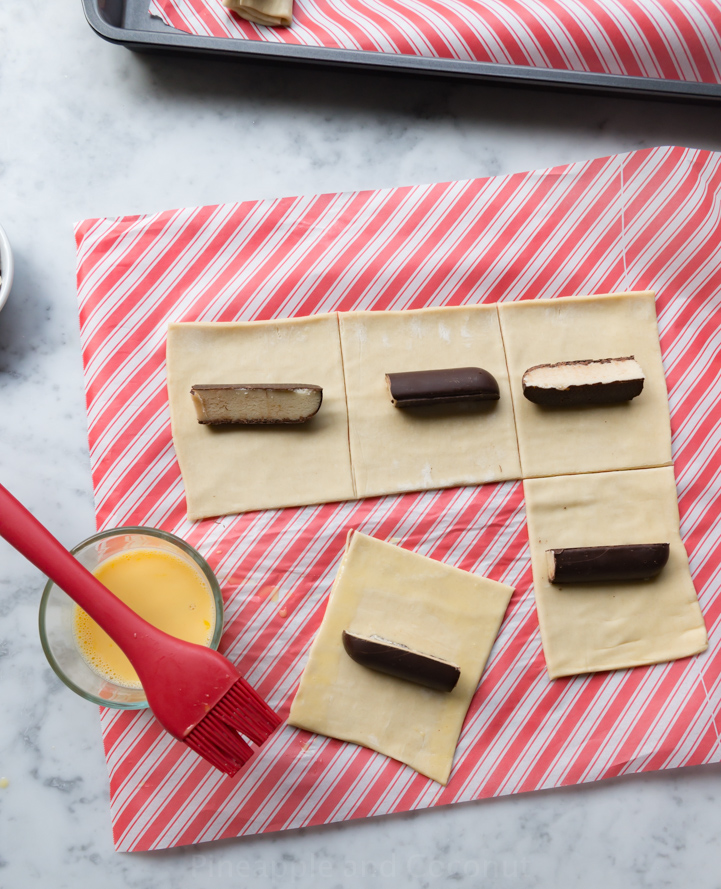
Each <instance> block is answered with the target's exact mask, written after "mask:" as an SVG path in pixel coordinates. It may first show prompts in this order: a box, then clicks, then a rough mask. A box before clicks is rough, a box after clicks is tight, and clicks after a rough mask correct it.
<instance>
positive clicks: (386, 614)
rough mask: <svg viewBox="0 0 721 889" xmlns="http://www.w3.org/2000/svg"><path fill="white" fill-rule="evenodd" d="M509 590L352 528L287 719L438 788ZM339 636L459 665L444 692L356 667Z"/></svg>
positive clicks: (448, 767) (444, 778)
mask: <svg viewBox="0 0 721 889" xmlns="http://www.w3.org/2000/svg"><path fill="white" fill-rule="evenodd" d="M512 593H513V589H512V588H511V587H509V586H505V585H504V584H502V583H496V582H495V581H493V580H487V579H486V578H483V577H477V576H476V575H474V574H469V573H468V572H467V571H461V570H460V569H458V568H453V567H451V566H449V565H444V564H443V563H442V562H437V561H435V560H434V559H429V558H426V557H425V556H420V555H417V554H416V553H412V552H410V551H408V550H405V549H401V548H400V547H397V546H393V545H392V544H389V543H384V542H383V541H382V540H376V539H375V538H373V537H367V536H366V535H364V534H360V533H357V532H356V533H354V532H351V534H349V537H348V542H347V543H346V552H345V555H344V557H343V560H342V562H341V565H340V568H339V570H338V574H337V576H336V579H335V583H334V585H333V589H332V591H331V596H330V600H329V602H328V607H327V610H326V613H325V617H324V618H323V623H322V625H321V627H320V630H319V631H318V634H317V636H316V638H315V641H314V642H313V646H312V648H311V650H310V657H309V659H308V664H307V666H306V668H305V671H304V672H303V676H302V678H301V682H300V688H299V689H298V693H297V694H296V696H295V699H294V701H293V705H292V707H291V711H290V717H289V720H288V721H289V722H290V724H291V725H295V726H297V727H298V728H302V729H307V730H308V731H311V732H317V733H318V734H321V735H328V736H330V737H332V738H339V739H340V740H343V741H350V742H352V743H354V744H362V745H363V746H364V747H370V748H371V749H372V750H376V751H378V752H379V753H383V754H385V755H386V756H390V757H393V758H394V759H398V760H400V761H401V762H404V763H406V764H407V765H409V766H410V767H411V768H413V769H415V770H416V771H417V772H420V773H421V774H423V775H426V776H427V777H429V778H432V779H433V780H434V781H439V782H440V783H441V784H445V783H446V782H447V781H448V776H449V774H450V771H451V766H452V764H453V755H454V753H455V749H456V744H457V743H458V736H459V735H460V732H461V727H462V725H463V720H464V718H465V716H466V712H467V710H468V707H469V705H470V703H471V698H472V697H473V695H474V693H475V691H476V687H477V686H478V682H479V680H480V678H481V674H482V673H483V669H484V667H485V665H486V661H487V660H488V656H489V654H490V652H491V648H492V647H493V643H494V641H495V638H496V635H497V633H498V629H499V627H500V625H501V621H502V620H503V615H504V614H505V611H506V608H507V606H508V602H509V601H510V598H511V595H512ZM343 630H349V631H351V632H356V633H361V634H376V635H379V636H382V637H383V638H386V639H391V640H393V641H394V642H400V643H402V644H404V645H407V646H409V647H411V648H414V649H416V650H418V651H421V652H423V653H427V654H432V655H435V656H437V657H440V658H443V659H445V660H448V661H451V662H452V663H454V664H456V666H458V667H459V668H460V671H461V675H460V679H459V680H458V684H457V685H456V687H455V688H454V690H453V691H452V692H450V693H444V692H437V691H431V690H430V689H427V688H423V687H421V686H420V685H415V684H414V683H412V682H406V681H404V680H402V679H395V678H393V677H391V676H386V675H384V674H382V673H377V672H375V671H374V670H369V669H368V668H366V667H362V666H360V665H359V664H357V663H356V662H355V661H353V660H351V659H350V657H349V656H348V655H347V654H346V652H345V649H344V648H343V642H342V633H343Z"/></svg>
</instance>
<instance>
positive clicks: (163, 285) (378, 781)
mask: <svg viewBox="0 0 721 889" xmlns="http://www.w3.org/2000/svg"><path fill="white" fill-rule="evenodd" d="M719 243H721V155H719V154H713V153H709V152H703V151H692V150H688V149H682V148H658V149H653V150H648V151H639V152H633V153H631V154H627V155H622V156H615V157H610V158H601V159H598V160H592V161H589V162H587V163H579V164H573V165H570V166H565V167H558V168H555V169H551V170H547V171H539V172H531V173H518V174H514V175H510V176H503V177H498V178H494V179H475V180H470V181H467V182H450V183H443V184H435V185H425V186H415V187H405V188H394V189H388V190H382V191H368V192H357V193H351V194H330V195H320V196H313V197H297V198H285V199H281V200H267V201H250V202H246V203H241V204H228V205H222V206H217V207H200V208H195V209H184V210H174V211H168V212H163V213H157V214H155V215H152V216H142V217H139V216H130V217H123V218H120V219H93V220H86V221H85V222H83V223H81V224H79V225H78V227H77V245H78V289H79V299H80V321H81V328H82V343H83V359H84V364H85V374H86V385H87V399H88V416H89V428H90V433H89V434H90V451H91V459H92V469H93V484H94V489H95V496H96V505H97V517H98V525H99V527H101V528H105V527H111V526H116V525H123V524H141V525H142V524H147V525H153V526H156V527H161V528H164V529H166V530H169V531H172V532H174V533H176V534H179V535H180V536H181V537H184V538H186V539H187V540H188V541H189V542H190V543H192V544H193V545H194V546H196V547H197V548H198V549H199V550H200V551H201V552H202V553H203V555H204V556H205V557H206V558H207V559H208V561H209V562H210V565H211V567H212V568H213V570H214V571H215V572H216V574H217V576H218V578H219V580H220V583H221V586H222V588H223V593H224V597H225V601H226V621H227V623H226V629H225V633H224V636H223V640H222V644H221V650H223V651H224V652H225V653H226V654H227V655H228V656H229V657H231V658H232V659H233V660H234V661H236V662H237V663H238V664H239V666H240V668H241V670H243V672H244V673H245V674H246V676H247V677H248V679H249V680H250V681H251V682H252V683H253V684H254V685H255V686H256V687H257V688H258V689H259V691H260V693H261V694H262V695H263V696H264V697H265V698H266V699H267V700H268V701H269V702H270V703H271V705H272V706H274V707H275V708H277V709H278V711H279V712H280V714H281V715H282V716H284V717H285V716H287V713H288V709H289V706H290V702H291V700H292V698H293V695H294V693H295V690H296V688H297V685H298V682H299V679H300V675H301V672H302V670H303V666H304V662H305V657H306V655H307V652H308V649H309V646H310V643H311V640H312V638H313V635H314V633H315V631H316V629H317V628H318V626H319V624H320V621H321V618H322V616H323V612H324V608H325V603H326V599H327V595H328V593H329V591H330V587H331V584H332V581H333V577H334V574H335V571H336V568H337V566H338V563H339V561H340V559H341V556H342V552H343V546H344V541H345V536H346V532H347V530H348V529H349V528H357V529H359V530H361V531H363V532H364V533H366V534H371V535H374V536H377V537H379V538H381V539H384V540H390V541H393V542H396V543H398V544H399V545H401V546H405V547H407V548H409V549H412V550H414V551H416V552H419V553H423V554H424V555H427V556H431V557H432V558H436V559H440V560H442V561H444V562H447V563H448V564H451V565H456V566H458V567H460V568H463V569H465V570H467V571H473V572H477V573H481V574H484V575H486V576H488V577H491V578H493V579H494V580H499V581H503V582H504V583H508V584H511V585H512V586H514V587H515V588H516V593H515V595H514V596H513V598H512V600H511V604H510V607H509V611H508V613H507V615H506V619H505V620H504V623H503V626H502V628H501V632H500V635H499V638H498V640H497V643H496V646H495V648H494V650H493V653H492V656H491V659H490V661H489V664H488V667H487V669H486V672H485V674H484V677H483V680H482V682H481V685H480V688H479V691H478V692H477V694H476V696H475V697H474V699H473V702H472V705H471V708H470V710H469V713H468V716H467V719H466V722H465V725H464V729H463V733H462V735H461V739H460V743H459V746H458V750H457V755H456V759H455V764H454V769H453V773H452V776H451V780H450V782H449V783H448V785H447V786H446V787H445V788H444V787H441V786H440V785H439V784H436V783H434V782H432V781H429V780H428V779H426V778H423V777H422V776H421V775H419V774H417V773H416V772H414V771H412V770H411V769H410V768H408V767H406V766H403V765H401V764H400V763H397V762H395V761H393V760H390V759H387V758H386V757H383V756H381V755H379V754H376V753H373V752H371V751H370V750H366V749H364V748H359V747H355V746H353V745H350V744H344V743H341V742H338V741H335V740H331V739H328V738H324V737H319V736H314V735H311V734H308V733H306V732H302V731H298V730H295V729H291V728H288V727H287V726H285V727H283V728H282V729H280V730H279V731H278V732H277V734H276V735H274V737H273V738H272V740H271V741H270V742H269V743H268V744H267V745H265V746H264V747H263V748H262V749H261V751H260V752H259V753H258V755H257V756H256V757H255V758H254V759H253V760H252V761H251V763H250V764H249V765H248V766H247V767H246V769H245V770H244V771H243V772H241V774H240V775H239V776H237V777H236V778H235V779H229V778H226V777H223V776H221V775H220V774H219V773H218V772H215V771H213V770H212V769H210V768H209V767H207V766H206V765H205V764H204V763H203V761H202V760H200V759H198V757H196V756H195V754H193V753H191V752H189V751H187V750H186V748H184V746H183V745H181V744H178V743H176V742H175V741H173V740H172V739H170V738H169V737H168V736H167V735H165V734H164V733H163V732H162V731H161V730H160V729H159V728H158V726H157V725H156V723H155V721H154V720H153V718H152V716H151V715H150V714H149V713H148V712H147V711H145V712H139V713H138V712H135V713H132V712H123V711H115V710H104V711H102V712H101V722H102V731H103V737H104V742H105V749H106V753H107V760H108V766H109V770H110V791H111V811H112V820H113V830H114V836H115V842H116V845H117V848H118V849H120V850H141V849H161V848H165V847H168V846H174V845H180V844H185V843H196V842H201V841H206V840H213V839H218V838H221V837H231V836H237V835H242V834H251V833H260V832H263V831H272V830H282V829H285V828H292V827H301V826H306V825H312V824H324V823H328V822H332V821H339V820H345V819H351V818H360V817H366V816H370V815H377V814H383V813H388V812H399V811H405V810H409V809H419V808H423V807H427V806H436V805H443V804H447V803H454V802H458V801H461V800H472V799H479V798H482V797H488V796H494V795H500V794H509V793H519V792H521V791H528V790H536V789H539V788H548V787H557V786H560V785H564V784H574V783H580V782H585V781H595V780H599V779H602V778H607V777H611V776H615V775H621V774H627V773H631V772H638V771H645V770H651V769H663V768H671V767H677V766H684V765H692V764H698V763H706V762H715V761H719V760H721V740H720V736H719V720H718V717H717V714H718V711H719V705H720V704H721V645H720V642H721V638H720V636H721V626H720V624H719V621H720V617H721V567H720V564H721V559H720V557H721V519H720V518H719V516H721V462H720V461H719V451H720V447H721V407H720V405H721V374H720V370H721V359H720V354H721V251H719V246H718V245H719ZM622 290H656V291H657V293H658V302H657V307H658V314H659V325H660V331H661V343H662V350H663V355H664V362H665V367H666V374H667V379H668V383H669V388H670V401H671V412H672V427H673V441H674V452H675V461H676V463H675V465H676V477H677V481H678V486H679V498H680V509H681V522H682V524H681V530H682V535H683V537H684V540H685V542H686V546H687V549H688V551H689V555H690V558H691V568H692V572H693V576H694V580H695V583H696V588H697V591H698V594H699V599H700V602H701V606H702V608H703V611H704V614H705V617H706V622H707V626H708V630H709V638H710V647H709V650H708V651H707V652H706V653H705V654H703V655H701V656H699V657H696V658H691V659H686V660H682V661H676V662H674V663H670V664H659V665H656V666H652V667H642V668H638V669H635V670H630V671H622V672H614V673H604V674H595V675H591V676H579V677H574V678H569V679H561V680H556V681H553V682H551V681H549V679H548V677H547V675H546V670H545V666H544V660H543V653H542V649H541V641H540V636H539V631H538V622H537V618H536V611H535V607H534V600H533V589H532V582H531V569H530V561H529V551H528V539H527V531H526V522H525V513H524V505H523V494H522V487H521V485H520V483H518V482H507V483H502V484H493V485H484V486H481V487H468V488H453V489H449V490H444V491H427V492H425V493H418V494H404V495H400V496H394V497H384V498H374V499H367V500H360V501H353V502H346V503H341V504H334V503H331V504H324V505H322V506H313V507H306V508H293V509H282V510H273V511H266V512H256V513H249V514H245V515H241V516H226V517H223V518H219V519H216V520H206V521H202V522H198V523H189V522H188V521H187V520H186V519H185V510H184V497H183V486H182V482H181V478H180V472H179V469H178V465H177V462H176V459H175V455H174V452H173V445H172V439H171V432H170V418H169V412H168V401H167V393H166V387H165V367H164V360H165V331H166V325H167V323H168V322H169V321H181V320H183V321H195V320H205V321H215V320H218V321H233V320H249V319H254V318H273V317H287V316H291V315H307V314H311V313H314V312H327V311H331V310H336V309H339V310H352V309H376V310H382V309H405V308H417V307H422V306H428V305H458V304H462V303H481V302H492V301H497V300H506V299H529V298H553V297H556V296H560V295H563V294H573V293H608V292H613V291H622Z"/></svg>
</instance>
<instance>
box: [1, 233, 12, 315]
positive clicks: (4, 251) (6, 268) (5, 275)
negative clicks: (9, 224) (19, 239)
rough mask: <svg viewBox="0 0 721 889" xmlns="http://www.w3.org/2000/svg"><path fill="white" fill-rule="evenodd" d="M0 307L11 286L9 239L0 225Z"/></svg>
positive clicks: (5, 299) (4, 301) (3, 303)
mask: <svg viewBox="0 0 721 889" xmlns="http://www.w3.org/2000/svg"><path fill="white" fill-rule="evenodd" d="M0 277H2V284H0V309H2V307H3V306H4V305H5V303H6V301H7V298H8V296H10V288H11V287H12V286H13V252H12V250H11V249H10V241H8V237H7V235H6V234H5V232H4V231H3V230H2V228H1V227H0Z"/></svg>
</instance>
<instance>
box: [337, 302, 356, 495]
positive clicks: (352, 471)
mask: <svg viewBox="0 0 721 889" xmlns="http://www.w3.org/2000/svg"><path fill="white" fill-rule="evenodd" d="M333 314H334V315H335V320H336V324H337V325H338V345H339V347H340V369H341V373H342V374H343V398H344V399H345V428H346V433H347V436H348V462H349V463H350V482H351V485H352V486H353V498H354V499H355V500H357V499H358V485H357V484H356V478H355V466H354V465H353V449H352V448H351V444H350V410H349V408H348V380H347V377H346V372H345V356H344V355H343V337H342V336H341V335H340V312H334V313H333Z"/></svg>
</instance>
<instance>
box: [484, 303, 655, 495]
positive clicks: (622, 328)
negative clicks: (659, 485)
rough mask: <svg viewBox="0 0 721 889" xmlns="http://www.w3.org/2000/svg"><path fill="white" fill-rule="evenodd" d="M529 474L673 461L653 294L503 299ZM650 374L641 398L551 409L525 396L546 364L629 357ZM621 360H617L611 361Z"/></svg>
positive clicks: (522, 449) (525, 468) (523, 455)
mask: <svg viewBox="0 0 721 889" xmlns="http://www.w3.org/2000/svg"><path fill="white" fill-rule="evenodd" d="M498 310H499V315H500V320H501V330H502V332H503V341H504V344H505V349H506V357H507V361H508V371H509V375H510V381H511V391H512V393H513V407H514V409H515V416H516V425H517V430H518V447H519V451H520V457H521V468H522V473H523V477H524V478H529V477H531V478H532V477H536V476H546V475H568V474H571V473H577V472H601V471H606V470H613V469H635V468H643V467H649V466H664V465H669V464H670V463H671V426H670V421H669V411H668V393H667V390H666V378H665V375H664V370H663V363H662V361H661V346H660V343H659V337H658V326H657V323H656V308H655V302H654V294H653V293H652V292H639V293H618V294H609V295H604V296H570V297H563V298H560V299H553V300H524V301H521V302H508V303H499V305H498ZM631 357H632V358H633V359H634V362H633V363H637V364H638V365H640V367H641V369H642V371H643V377H644V379H643V388H642V391H641V392H640V394H639V395H638V396H637V397H634V398H632V399H631V400H627V401H622V402H620V403H615V404H593V405H588V406H558V407H548V406H545V405H539V404H535V403H533V402H532V401H531V400H529V398H528V397H525V396H524V393H523V377H524V374H526V372H527V371H528V370H529V369H530V368H534V367H537V366H538V365H553V364H558V363H560V362H579V363H580V362H588V361H589V360H598V359H604V360H608V359H629V358H631ZM613 363H618V362H610V361H609V366H612V364H613Z"/></svg>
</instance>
